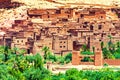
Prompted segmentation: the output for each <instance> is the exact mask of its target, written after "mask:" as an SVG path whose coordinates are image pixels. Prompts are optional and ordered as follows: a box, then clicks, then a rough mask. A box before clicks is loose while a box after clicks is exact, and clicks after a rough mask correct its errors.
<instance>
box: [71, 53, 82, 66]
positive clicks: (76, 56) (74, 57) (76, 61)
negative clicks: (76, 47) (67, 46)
mask: <svg viewBox="0 0 120 80" xmlns="http://www.w3.org/2000/svg"><path fill="white" fill-rule="evenodd" d="M79 56H80V55H79V52H78V51H73V53H72V64H73V65H80V57H79Z"/></svg>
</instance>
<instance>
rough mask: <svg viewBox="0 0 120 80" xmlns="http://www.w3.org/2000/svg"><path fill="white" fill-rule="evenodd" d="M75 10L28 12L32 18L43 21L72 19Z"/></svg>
mask: <svg viewBox="0 0 120 80" xmlns="http://www.w3.org/2000/svg"><path fill="white" fill-rule="evenodd" d="M72 15H73V9H71V8H55V9H37V10H36V9H33V10H28V16H29V17H30V18H41V19H44V20H45V19H57V18H72Z"/></svg>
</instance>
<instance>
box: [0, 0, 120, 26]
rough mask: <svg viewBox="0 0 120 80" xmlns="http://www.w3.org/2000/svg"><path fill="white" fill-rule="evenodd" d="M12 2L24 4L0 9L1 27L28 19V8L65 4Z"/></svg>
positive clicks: (108, 0) (87, 0)
mask: <svg viewBox="0 0 120 80" xmlns="http://www.w3.org/2000/svg"><path fill="white" fill-rule="evenodd" d="M55 1H57V2H60V3H71V2H72V3H74V2H77V3H91V4H105V5H111V4H113V2H114V3H115V4H116V3H117V4H118V3H119V2H120V0H114V1H113V0H99V1H98V0H55ZM12 2H19V3H23V4H24V5H22V6H20V7H16V8H12V9H1V10H0V27H7V28H8V27H11V24H12V23H14V20H15V19H26V18H27V9H29V8H56V7H58V6H63V5H62V4H58V3H53V2H52V3H51V2H48V1H45V0H34V1H33V0H12Z"/></svg>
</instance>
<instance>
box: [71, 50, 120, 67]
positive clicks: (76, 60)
mask: <svg viewBox="0 0 120 80" xmlns="http://www.w3.org/2000/svg"><path fill="white" fill-rule="evenodd" d="M90 58H92V59H94V62H81V59H83V55H80V52H79V51H73V53H72V64H73V65H95V66H102V65H104V64H108V65H115V66H118V65H120V59H103V56H102V52H101V51H97V52H95V55H92V56H90Z"/></svg>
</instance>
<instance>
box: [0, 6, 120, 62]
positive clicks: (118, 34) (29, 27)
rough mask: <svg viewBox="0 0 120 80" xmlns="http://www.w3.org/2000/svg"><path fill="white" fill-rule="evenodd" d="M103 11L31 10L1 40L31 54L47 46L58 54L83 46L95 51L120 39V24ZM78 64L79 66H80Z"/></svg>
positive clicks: (88, 9) (78, 9) (96, 9)
mask: <svg viewBox="0 0 120 80" xmlns="http://www.w3.org/2000/svg"><path fill="white" fill-rule="evenodd" d="M107 11H112V10H111V9H103V8H84V9H81V8H68V7H59V8H55V9H29V10H28V11H27V14H28V19H27V20H15V21H14V24H12V27H11V28H9V29H4V28H2V29H1V30H3V31H5V32H6V34H5V35H4V36H1V37H0V40H1V41H0V44H1V45H7V46H9V47H11V48H13V47H18V48H21V49H25V50H26V51H27V53H28V54H30V53H33V54H35V53H37V52H40V50H41V49H42V48H43V47H44V46H48V47H49V49H50V50H51V51H52V52H53V53H54V54H57V55H65V54H67V53H68V52H72V51H79V50H80V48H81V47H82V45H83V44H86V45H87V47H88V48H89V49H90V50H92V47H95V48H100V43H101V42H102V41H103V42H105V43H106V42H108V40H109V38H108V35H111V36H112V37H113V39H112V41H113V42H117V41H119V40H120V21H119V20H108V19H107V14H106V12H107ZM76 64H77V63H76Z"/></svg>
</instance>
